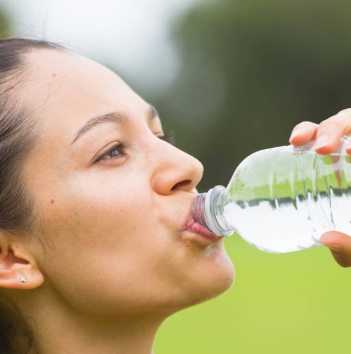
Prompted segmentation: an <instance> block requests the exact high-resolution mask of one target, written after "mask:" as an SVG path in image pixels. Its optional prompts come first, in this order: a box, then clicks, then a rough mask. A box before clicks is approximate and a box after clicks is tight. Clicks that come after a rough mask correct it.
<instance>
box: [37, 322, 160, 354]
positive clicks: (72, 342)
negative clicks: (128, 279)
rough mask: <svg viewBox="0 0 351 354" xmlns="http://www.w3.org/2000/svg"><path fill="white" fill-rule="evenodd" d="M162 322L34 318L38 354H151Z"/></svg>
mask: <svg viewBox="0 0 351 354" xmlns="http://www.w3.org/2000/svg"><path fill="white" fill-rule="evenodd" d="M161 322H162V320H157V319H155V318H154V319H152V316H135V317H134V318H129V319H128V318H126V317H123V318H120V319H118V320H109V319H101V320H100V321H97V320H96V319H94V320H92V319H87V318H86V319H83V318H81V319H79V320H77V318H75V319H74V320H73V321H72V320H71V321H67V320H65V321H62V319H58V318H57V317H56V318H55V316H53V317H51V316H47V319H45V320H43V319H39V320H38V319H37V320H36V326H35V327H37V328H38V329H39V330H37V331H35V338H36V343H35V345H34V346H33V353H38V354H62V353H65V354H76V353H84V354H101V353H104V354H119V353H121V354H122V353H123V354H152V353H153V351H152V346H153V341H154V338H155V335H156V331H157V329H158V327H159V325H160V324H161Z"/></svg>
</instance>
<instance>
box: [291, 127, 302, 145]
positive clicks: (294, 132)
mask: <svg viewBox="0 0 351 354" xmlns="http://www.w3.org/2000/svg"><path fill="white" fill-rule="evenodd" d="M300 132H301V130H300V129H294V130H293V131H292V133H291V135H290V139H289V142H290V141H291V140H292V139H294V138H295V137H297V136H298V135H299V134H300Z"/></svg>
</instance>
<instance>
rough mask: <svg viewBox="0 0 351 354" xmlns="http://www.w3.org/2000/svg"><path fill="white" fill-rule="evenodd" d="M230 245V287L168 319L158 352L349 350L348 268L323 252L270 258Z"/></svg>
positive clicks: (235, 241)
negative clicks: (232, 268)
mask: <svg viewBox="0 0 351 354" xmlns="http://www.w3.org/2000/svg"><path fill="white" fill-rule="evenodd" d="M225 244H226V248H227V251H228V253H229V255H230V257H231V259H232V261H233V263H234V266H235V269H236V280H235V283H234V285H233V287H232V288H231V289H230V290H229V291H227V292H226V293H225V294H223V295H221V296H220V297H218V298H216V299H214V300H211V301H209V302H207V303H204V304H201V305H198V306H195V307H193V308H190V309H187V310H184V311H182V312H180V313H177V314H175V315H173V316H172V317H171V318H169V319H168V320H167V321H166V322H165V323H164V324H163V325H162V327H161V329H160V331H159V333H158V335H157V337H156V342H155V354H176V353H177V354H197V353H199V354H200V353H201V354H210V353H211V354H212V353H214V354H232V353H240V354H241V353H243V354H251V353H252V354H254V353H255V354H256V353H269V354H275V353H277V354H278V353H279V354H281V353H284V354H290V353H291V354H296V353H318V354H323V353H337V352H340V353H349V352H351V348H350V339H349V338H350V330H351V328H350V327H351V324H350V315H351V270H348V269H343V268H341V267H339V266H338V265H337V264H336V263H335V262H334V260H333V259H332V256H331V255H330V254H329V251H328V250H327V249H326V248H324V247H317V248H314V249H309V250H305V251H300V252H293V253H287V254H268V253H264V252H261V251H258V250H256V249H254V248H252V247H251V246H249V245H247V244H246V243H245V242H244V241H243V240H242V239H241V238H240V237H239V236H236V235H234V236H232V237H231V238H229V239H227V240H225Z"/></svg>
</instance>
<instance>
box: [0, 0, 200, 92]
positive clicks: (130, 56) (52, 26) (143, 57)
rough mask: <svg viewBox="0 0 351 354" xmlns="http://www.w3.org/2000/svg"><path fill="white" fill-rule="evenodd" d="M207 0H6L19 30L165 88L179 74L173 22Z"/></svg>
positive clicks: (16, 32) (4, 1)
mask: <svg viewBox="0 0 351 354" xmlns="http://www.w3.org/2000/svg"><path fill="white" fill-rule="evenodd" d="M196 1H204V0H129V1H128V0H99V1H96V0H94V1H93V0H2V1H1V3H0V6H1V7H4V8H5V10H8V11H7V12H8V13H9V15H10V17H11V19H12V22H13V23H14V25H15V34H16V35H18V36H25V37H39V38H44V39H47V40H52V41H56V42H59V43H62V44H63V45H65V46H66V47H68V48H72V49H73V50H74V51H77V52H78V53H81V54H83V55H86V56H88V57H90V58H92V59H94V60H97V61H99V62H101V63H105V64H109V65H113V67H114V68H116V69H117V70H121V72H123V73H125V74H126V75H127V76H128V77H130V78H131V79H133V81H138V82H139V83H140V84H141V85H145V86H150V85H151V86H152V87H153V88H155V89H157V88H162V87H164V86H167V85H168V84H169V83H170V82H171V81H172V79H173V77H174V76H175V75H176V72H177V67H178V66H177V63H178V62H177V56H176V53H175V51H174V48H173V47H172V44H171V42H170V38H169V33H170V23H171V21H172V20H173V19H174V18H176V17H177V16H179V15H180V14H181V13H182V12H183V11H185V10H186V9H187V8H188V7H190V6H192V5H193V4H194V2H196Z"/></svg>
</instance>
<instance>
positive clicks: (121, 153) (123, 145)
mask: <svg viewBox="0 0 351 354" xmlns="http://www.w3.org/2000/svg"><path fill="white" fill-rule="evenodd" d="M157 137H158V138H159V139H161V140H163V141H166V142H167V143H170V144H173V140H174V139H173V138H174V132H167V133H166V134H164V135H157ZM127 147H128V146H127V144H126V143H124V142H121V143H119V144H117V145H115V146H114V147H112V148H111V149H110V150H109V151H107V152H106V154H104V155H102V156H101V157H100V158H98V159H97V160H96V163H100V162H103V161H107V160H111V159H112V160H114V159H121V158H123V157H125V156H126V154H125V153H124V151H125V150H126V149H127ZM113 150H118V155H115V156H111V157H104V156H106V155H110V153H111V152H112V151H113Z"/></svg>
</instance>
